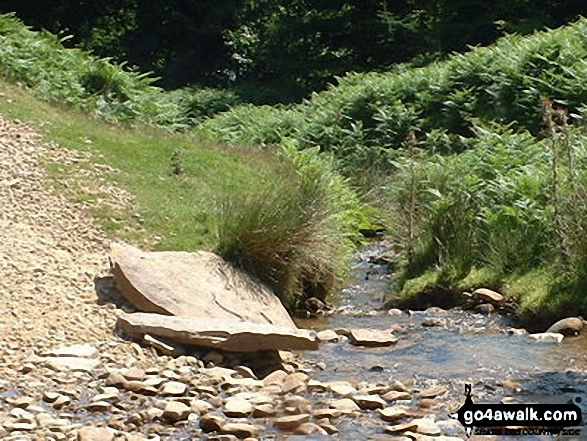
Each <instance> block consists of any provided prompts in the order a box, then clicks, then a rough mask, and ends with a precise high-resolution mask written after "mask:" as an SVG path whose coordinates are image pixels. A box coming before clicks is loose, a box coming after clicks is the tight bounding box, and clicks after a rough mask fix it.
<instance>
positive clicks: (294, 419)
mask: <svg viewBox="0 0 587 441" xmlns="http://www.w3.org/2000/svg"><path fill="white" fill-rule="evenodd" d="M310 418H311V417H310V415H308V414H306V413H303V414H299V415H290V416H285V417H281V418H276V419H275V420H273V425H274V426H275V427H277V428H278V429H280V430H283V431H286V432H291V431H293V430H294V429H296V428H297V427H298V426H300V425H301V424H304V423H307V422H308V421H310Z"/></svg>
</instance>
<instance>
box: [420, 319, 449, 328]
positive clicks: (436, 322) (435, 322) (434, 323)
mask: <svg viewBox="0 0 587 441" xmlns="http://www.w3.org/2000/svg"><path fill="white" fill-rule="evenodd" d="M422 326H424V327H425V328H433V327H440V328H443V327H446V320H444V319H440V318H437V317H429V318H425V319H424V320H422Z"/></svg>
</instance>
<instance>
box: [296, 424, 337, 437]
mask: <svg viewBox="0 0 587 441" xmlns="http://www.w3.org/2000/svg"><path fill="white" fill-rule="evenodd" d="M293 433H294V434H295V435H321V436H328V435H329V433H328V432H327V431H326V430H324V429H323V428H322V427H320V426H319V425H318V424H314V423H303V424H300V425H299V426H298V427H296V428H295V429H294V431H293Z"/></svg>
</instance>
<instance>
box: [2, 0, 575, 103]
mask: <svg viewBox="0 0 587 441" xmlns="http://www.w3.org/2000/svg"><path fill="white" fill-rule="evenodd" d="M585 11H586V7H585V5H584V2H582V1H581V0H557V1H546V0H538V1H529V0H507V1H506V0H497V1H494V2H486V1H481V0H399V1H398V0H393V1H392V0H384V1H382V0H366V1H361V2H353V1H348V0H335V1H332V0H330V1H325V0H229V1H221V2H218V1H213V0H165V1H163V0H156V1H136V0H104V1H102V2H91V1H87V0H81V1H77V2H71V1H66V0H54V1H50V2H47V1H37V0H26V1H23V0H2V1H1V2H0V13H8V12H16V13H17V14H18V16H19V17H20V18H22V19H23V20H24V21H25V22H26V23H27V24H29V25H33V26H35V27H37V28H44V29H48V30H49V31H51V32H53V33H55V34H60V33H62V32H65V33H67V34H72V35H73V39H71V40H70V41H69V43H70V44H76V45H81V47H83V48H84V49H87V50H93V51H95V53H97V54H98V55H99V56H101V57H103V58H108V57H114V59H115V60H116V61H117V62H118V63H121V62H128V63H129V64H130V65H133V66H134V65H136V66H138V67H139V68H140V70H141V71H143V72H147V71H153V72H155V74H156V75H158V76H160V77H161V78H162V80H161V83H160V85H162V86H165V87H167V88H169V87H181V86H188V85H198V86H207V87H210V86H213V87H225V86H227V85H231V86H234V87H236V89H237V90H238V93H239V95H240V96H241V97H242V98H244V100H245V101H253V102H265V103H267V102H275V101H284V100H295V99H299V98H300V97H302V96H307V95H308V94H309V93H310V92H312V91H317V90H321V89H323V88H324V87H325V86H326V84H328V83H329V82H331V81H333V80H334V77H335V76H342V75H344V74H346V73H347V72H349V71H359V72H365V71H371V70H378V71H382V70H386V69H387V68H388V67H389V66H390V65H392V64H394V63H397V62H406V61H413V62H415V63H416V64H417V63H425V62H426V60H428V59H430V58H431V57H432V58H433V57H438V56H440V57H443V56H444V55H446V54H448V53H450V52H451V51H463V50H466V48H467V45H476V44H488V43H491V42H493V41H494V40H495V39H496V38H498V37H499V36H501V35H503V32H504V31H507V32H519V33H528V32H532V31H533V30H535V29H541V28H543V27H545V26H549V27H557V26H560V25H563V24H565V23H567V22H569V21H572V20H575V19H576V18H577V16H578V15H579V14H581V13H585Z"/></svg>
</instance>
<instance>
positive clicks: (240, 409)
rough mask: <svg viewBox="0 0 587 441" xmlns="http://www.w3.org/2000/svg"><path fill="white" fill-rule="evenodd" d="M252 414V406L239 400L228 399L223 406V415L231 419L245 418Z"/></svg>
mask: <svg viewBox="0 0 587 441" xmlns="http://www.w3.org/2000/svg"><path fill="white" fill-rule="evenodd" d="M252 412H253V405H252V404H251V403H250V402H248V401H246V400H243V399H240V398H229V399H228V400H227V401H226V404H225V405H224V415H226V416H227V417H232V418H246V417H248V416H249V415H250V414H251V413H252Z"/></svg>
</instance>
